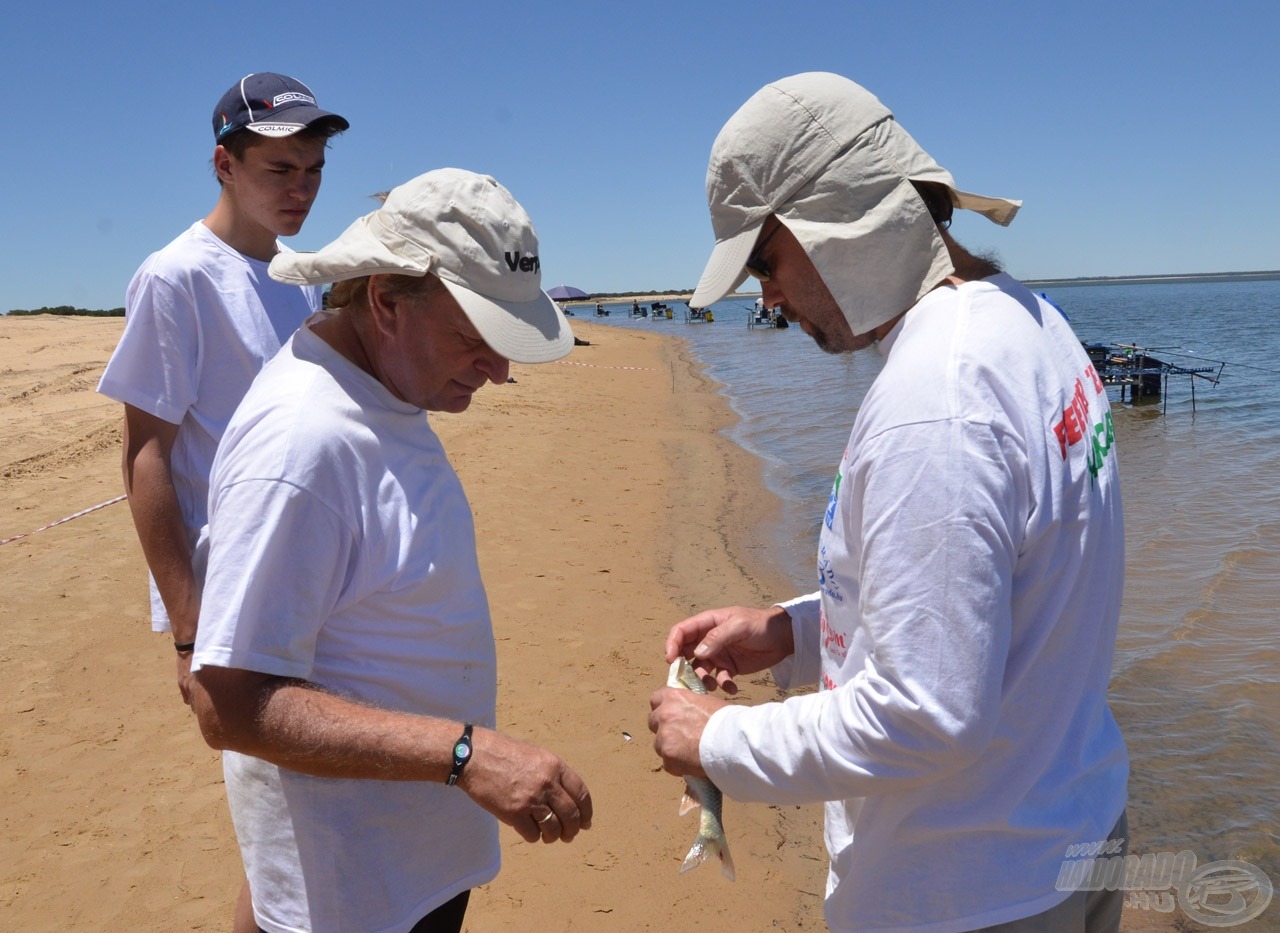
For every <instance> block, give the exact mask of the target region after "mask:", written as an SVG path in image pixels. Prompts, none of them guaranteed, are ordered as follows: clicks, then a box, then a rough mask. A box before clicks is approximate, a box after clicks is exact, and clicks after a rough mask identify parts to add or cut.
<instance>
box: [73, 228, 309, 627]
mask: <svg viewBox="0 0 1280 933" xmlns="http://www.w3.org/2000/svg"><path fill="white" fill-rule="evenodd" d="M284 248H285V247H283V246H281V249H284ZM267 266H268V263H266V262H263V261H261V260H258V259H252V258H250V257H248V256H245V255H244V254H243V253H240V252H238V251H236V250H235V249H232V248H231V247H230V246H228V245H227V244H226V243H224V242H222V240H220V239H219V238H218V237H217V236H215V235H214V233H213V231H211V230H210V229H209V228H208V227H206V226H205V225H204V223H203V222H200V221H198V222H196V223H194V224H192V225H191V227H189V228H188V229H187V230H185V231H184V232H183V233H182V234H181V235H179V236H178V237H177V238H176V239H175V240H174V241H173V242H172V243H169V244H168V245H167V246H165V247H164V248H163V249H161V250H159V251H158V252H155V253H152V254H151V256H149V257H148V258H147V260H146V261H145V262H144V263H143V264H142V266H141V267H139V269H138V271H137V272H136V273H135V274H134V277H133V280H132V281H131V282H130V283H129V290H128V292H127V294H126V299H125V328H124V333H123V334H122V335H121V337H120V343H119V344H118V345H117V346H116V349H115V352H114V353H113V354H112V356H111V360H110V361H109V362H108V363H107V366H106V369H105V370H104V371H103V374H102V379H101V381H100V382H99V383H98V391H99V392H101V393H102V394H104V395H107V396H109V397H111V398H113V399H115V400H116V401H119V402H123V403H125V404H127V405H132V406H134V407H135V408H139V409H141V410H142V411H145V412H148V413H149V414H152V415H155V416H156V417H157V418H160V419H163V420H164V421H168V422H169V423H171V424H176V425H178V435H177V438H176V439H175V441H174V445H173V451H172V455H171V469H172V471H173V484H174V488H175V490H176V492H177V496H178V505H179V507H180V508H181V510H182V519H183V524H184V525H185V526H186V529H187V536H188V539H189V543H190V544H191V545H192V546H193V547H194V546H195V544H196V541H197V538H198V536H199V533H200V530H201V529H202V528H203V527H204V525H205V522H206V516H207V503H208V498H209V469H210V467H211V466H212V465H213V456H214V453H215V451H216V450H217V448H218V441H219V440H221V438H222V432H223V431H224V430H226V427H227V422H228V421H230V420H231V414H232V412H234V411H235V409H236V406H237V405H238V404H239V403H240V399H242V398H243V397H244V394H245V392H247V391H248V389H249V384H250V383H251V382H252V381H253V378H254V376H256V375H257V374H258V372H259V370H261V369H262V367H263V365H264V364H265V363H266V362H267V361H268V360H270V359H271V358H272V357H273V356H275V355H276V353H277V352H279V350H280V346H281V344H283V343H284V341H285V340H287V339H288V338H289V335H290V334H292V333H293V332H294V331H295V330H296V329H297V327H298V325H299V324H301V323H302V322H303V321H304V320H306V318H307V315H309V314H311V313H312V312H313V311H315V310H317V309H319V307H320V303H321V296H322V291H323V290H322V289H321V288H319V287H314V286H313V287H306V288H299V287H298V286H296V285H285V284H282V283H280V282H277V281H275V280H274V279H272V278H271V277H270V276H269V275H268V274H267ZM151 618H152V627H153V628H154V629H155V630H156V631H168V630H169V617H168V615H167V613H166V612H165V609H164V604H163V603H162V602H161V600H160V595H159V593H158V592H157V590H156V587H155V582H154V580H153V581H152V583H151Z"/></svg>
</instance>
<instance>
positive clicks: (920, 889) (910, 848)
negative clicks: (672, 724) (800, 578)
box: [700, 275, 1128, 933]
mask: <svg viewBox="0 0 1280 933" xmlns="http://www.w3.org/2000/svg"><path fill="white" fill-rule="evenodd" d="M880 349H881V352H882V353H883V354H884V355H885V365H884V369H883V372H882V373H881V375H880V376H879V377H878V378H877V380H876V382H875V384H874V385H873V386H872V388H871V390H870V391H869V392H868V394H867V397H866V399H865V401H864V403H863V405H862V406H861V408H860V410H859V412H858V415H857V418H856V420H855V423H854V427H853V432H852V435H851V437H850V441H849V445H848V448H847V449H846V451H845V454H844V457H843V459H842V461H841V464H840V470H839V473H838V474H837V476H836V481H835V484H834V487H833V489H832V493H831V499H830V502H829V504H828V508H827V511H826V515H825V520H824V524H823V528H822V532H821V535H820V538H819V545H818V562H817V571H818V578H819V583H820V589H819V591H818V592H816V593H813V594H810V595H809V596H806V597H801V598H800V599H797V600H793V601H791V602H789V603H785V604H784V605H785V607H786V608H787V610H788V612H789V613H790V614H791V616H792V625H793V632H794V636H795V645H796V650H795V654H794V655H793V656H792V657H791V658H789V659H788V660H787V661H786V662H784V663H783V664H781V665H779V666H778V667H777V668H775V670H774V676H775V679H776V680H778V682H779V685H780V686H783V687H794V686H798V685H802V684H805V683H813V682H817V683H818V684H819V686H820V690H819V692H817V693H816V694H810V695H804V696H798V697H793V698H790V699H788V700H786V701H785V702H782V703H770V704H765V705H763V706H757V707H736V706H730V707H728V708H726V709H724V710H722V711H720V712H718V713H716V714H715V715H714V716H713V717H712V718H711V720H710V722H709V723H708V726H707V729H706V731H705V733H704V735H703V738H702V744H701V748H700V754H701V759H702V763H703V766H704V768H705V769H706V771H707V773H708V775H709V776H710V777H711V778H712V780H714V781H715V782H716V783H717V784H718V785H719V786H720V788H721V789H722V790H723V791H724V792H725V793H726V794H728V795H729V796H730V797H733V798H735V799H738V800H744V801H761V802H768V803H812V802H819V801H821V802H824V803H825V804H826V842H827V848H828V851H829V853H830V856H831V871H830V876H829V880H828V890H827V901H826V913H827V920H828V923H829V924H830V926H831V928H832V929H834V930H877V931H888V930H911V931H930V933H942V931H951V930H957V931H958V930H969V929H974V928H976V927H981V926H987V925H991V924H996V923H1003V922H1007V921H1009V920H1014V919H1019V918H1022V917H1027V916H1031V915H1034V914H1037V913H1040V912H1042V911H1045V910H1048V909H1049V908H1051V907H1053V906H1055V905H1056V904H1057V903H1059V902H1061V901H1062V900H1063V899H1065V898H1066V897H1067V896H1068V894H1069V893H1070V892H1067V891H1058V890H1056V889H1055V881H1056V880H1057V878H1058V876H1059V871H1060V868H1061V865H1062V862H1063V859H1064V858H1065V856H1066V850H1067V847H1068V846H1070V845H1072V844H1075V843H1084V842H1094V841H1099V840H1103V839H1106V837H1107V834H1108V832H1109V831H1110V830H1111V828H1112V826H1113V824H1114V823H1115V821H1116V820H1117V819H1118V818H1119V816H1120V813H1121V812H1122V810H1123V808H1124V801H1125V785H1126V781H1127V776H1128V760H1127V756H1126V753H1125V748H1124V743H1123V740H1122V739H1121V737H1120V733H1119V730H1118V729H1117V727H1116V724H1115V721H1114V719H1113V718H1112V715H1111V713H1110V710H1109V709H1108V707H1107V704H1106V690H1107V682H1108V679H1109V675H1110V672H1111V658H1112V652H1113V649H1114V644H1115V636H1116V627H1117V622H1118V618H1119V611H1120V598H1121V589H1122V582H1123V567H1124V540H1123V539H1124V533H1123V523H1122V518H1121V508H1120V487H1119V476H1118V472H1117V467H1116V456H1115V451H1114V449H1113V445H1114V438H1113V432H1112V427H1111V416H1110V409H1109V406H1108V403H1107V398H1106V393H1105V389H1104V387H1103V386H1102V384H1101V382H1100V381H1099V380H1098V378H1097V374H1096V373H1095V372H1094V371H1093V368H1092V366H1091V365H1090V363H1089V359H1088V356H1087V355H1086V354H1085V353H1084V351H1083V349H1082V348H1081V346H1080V343H1079V341H1078V340H1077V339H1076V337H1075V335H1074V334H1073V332H1072V331H1071V328H1070V326H1069V325H1068V324H1067V322H1066V321H1065V320H1064V319H1063V317H1062V316H1061V314H1060V313H1059V312H1058V311H1057V310H1056V309H1054V308H1053V307H1052V306H1051V305H1049V304H1048V303H1046V302H1043V301H1040V300H1039V299H1037V298H1036V297H1035V296H1033V295H1032V294H1031V293H1030V292H1029V291H1028V290H1027V289H1026V288H1025V287H1023V286H1022V285H1020V284H1019V283H1017V282H1016V281H1014V280H1013V279H1011V278H1009V277H1008V276H1004V275H1000V276H995V277H993V278H990V279H986V280H983V281H979V282H971V283H967V284H965V285H963V286H960V287H945V288H940V289H937V290H935V291H933V292H931V293H930V294H929V295H927V296H926V297H925V298H924V299H923V300H922V301H921V302H919V303H918V304H917V305H916V306H915V307H914V308H912V309H911V310H910V311H909V312H908V313H907V315H906V316H905V317H904V319H903V320H902V322H901V323H900V324H899V325H898V326H897V327H896V328H895V329H894V331H893V332H892V333H891V334H890V335H889V336H888V338H887V339H886V340H885V341H883V342H882V343H881V345H880Z"/></svg>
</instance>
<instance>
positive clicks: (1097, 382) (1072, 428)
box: [1053, 363, 1115, 478]
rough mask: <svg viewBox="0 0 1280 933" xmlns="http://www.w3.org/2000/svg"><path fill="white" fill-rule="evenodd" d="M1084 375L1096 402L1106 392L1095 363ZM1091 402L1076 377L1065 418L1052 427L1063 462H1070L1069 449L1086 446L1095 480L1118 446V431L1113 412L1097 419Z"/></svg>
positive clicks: (1108, 409) (1063, 415)
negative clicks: (1113, 421) (1113, 422)
mask: <svg viewBox="0 0 1280 933" xmlns="http://www.w3.org/2000/svg"><path fill="white" fill-rule="evenodd" d="M1084 374H1085V377H1086V378H1088V380H1089V383H1090V385H1091V386H1092V387H1093V397H1094V398H1096V397H1097V396H1099V395H1102V394H1103V393H1104V392H1106V387H1105V386H1104V385H1103V384H1102V380H1101V379H1100V378H1099V377H1098V371H1097V370H1095V369H1094V368H1093V364H1092V363H1091V364H1089V365H1088V366H1087V367H1085V371H1084ZM1089 401H1090V396H1089V394H1088V391H1087V390H1086V389H1085V384H1084V382H1083V381H1082V380H1081V379H1080V378H1078V377H1077V379H1076V384H1075V391H1074V392H1073V393H1072V395H1071V401H1070V402H1068V403H1067V404H1066V406H1065V407H1064V408H1063V409H1062V418H1061V419H1060V420H1059V421H1058V422H1057V423H1056V424H1055V425H1054V426H1053V433H1054V434H1055V435H1056V436H1057V438H1058V450H1059V451H1060V452H1061V453H1062V459H1063V460H1066V459H1067V454H1068V452H1069V450H1070V448H1072V447H1074V446H1075V445H1077V444H1080V443H1083V444H1085V445H1086V446H1085V450H1084V453H1085V462H1086V463H1087V464H1088V467H1089V476H1090V477H1091V478H1096V477H1097V475H1098V471H1099V470H1101V469H1102V465H1103V461H1105V460H1106V458H1107V455H1108V454H1109V453H1111V448H1112V446H1113V445H1114V443H1115V429H1114V428H1113V426H1112V422H1111V410H1110V408H1105V409H1104V410H1103V412H1102V413H1101V415H1100V416H1098V417H1097V418H1094V417H1093V409H1094V407H1096V406H1091V405H1090V404H1089Z"/></svg>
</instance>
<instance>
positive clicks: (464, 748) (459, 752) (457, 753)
mask: <svg viewBox="0 0 1280 933" xmlns="http://www.w3.org/2000/svg"><path fill="white" fill-rule="evenodd" d="M470 754H471V746H470V745H468V744H466V743H465V742H459V743H458V744H457V745H455V746H454V747H453V755H454V757H455V758H466V757H468V756H470Z"/></svg>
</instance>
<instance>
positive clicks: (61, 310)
mask: <svg viewBox="0 0 1280 933" xmlns="http://www.w3.org/2000/svg"><path fill="white" fill-rule="evenodd" d="M9 314H11V315H18V314H63V315H75V316H77V317H124V308H111V309H109V310H101V309H100V310H97V311H94V310H92V309H90V308H73V307H71V305H58V306H57V307H56V308H32V309H30V310H28V309H25V308H14V309H13V310H12V311H10V312H9Z"/></svg>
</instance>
